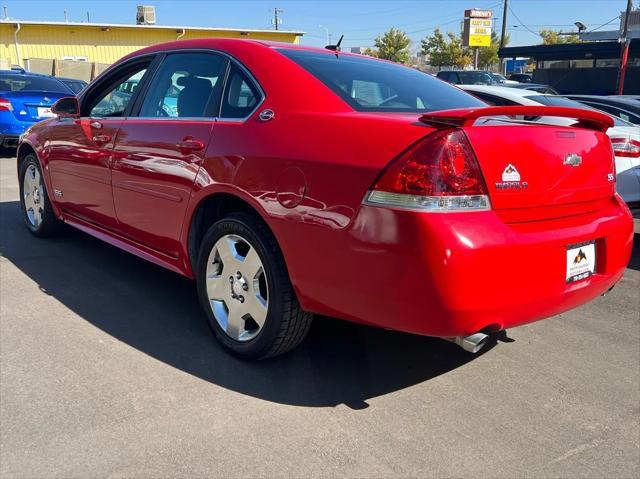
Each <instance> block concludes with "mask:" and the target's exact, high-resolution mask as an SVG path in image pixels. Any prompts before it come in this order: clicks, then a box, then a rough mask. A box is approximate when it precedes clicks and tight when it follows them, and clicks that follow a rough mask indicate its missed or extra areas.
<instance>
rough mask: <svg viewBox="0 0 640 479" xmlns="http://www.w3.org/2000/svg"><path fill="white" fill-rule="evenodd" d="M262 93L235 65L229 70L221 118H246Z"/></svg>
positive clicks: (256, 104)
mask: <svg viewBox="0 0 640 479" xmlns="http://www.w3.org/2000/svg"><path fill="white" fill-rule="evenodd" d="M261 99H262V95H261V94H260V91H259V90H258V88H257V87H256V85H255V83H254V82H253V81H252V80H251V79H250V78H249V77H248V76H247V75H246V74H245V73H244V72H243V71H242V70H241V69H240V68H239V67H238V66H237V65H232V66H231V69H230V70H229V77H228V79H227V87H226V89H225V92H224V97H223V99H222V111H221V114H220V116H221V117H222V118H238V119H240V118H246V117H248V116H249V115H250V114H251V112H253V110H255V108H256V107H257V106H258V103H260V100H261Z"/></svg>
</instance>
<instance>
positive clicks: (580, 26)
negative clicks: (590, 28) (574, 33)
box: [574, 22, 587, 33]
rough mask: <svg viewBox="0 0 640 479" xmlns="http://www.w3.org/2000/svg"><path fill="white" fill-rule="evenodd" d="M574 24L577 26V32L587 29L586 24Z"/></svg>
mask: <svg viewBox="0 0 640 479" xmlns="http://www.w3.org/2000/svg"><path fill="white" fill-rule="evenodd" d="M574 25H575V26H576V27H578V33H582V32H584V31H585V30H586V29H587V26H586V25H585V24H584V23H582V22H575V23H574Z"/></svg>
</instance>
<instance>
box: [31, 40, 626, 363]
mask: <svg viewBox="0 0 640 479" xmlns="http://www.w3.org/2000/svg"><path fill="white" fill-rule="evenodd" d="M54 112H55V113H56V117H54V118H51V119H48V120H46V121H43V122H41V123H38V124H36V125H35V126H33V127H32V128H30V129H29V130H28V131H27V132H26V133H25V134H24V136H23V139H22V142H21V144H20V147H19V150H18V171H19V181H20V191H21V204H22V210H23V212H24V220H25V223H26V226H27V228H28V229H29V230H30V231H31V232H32V233H33V234H34V235H36V236H47V235H49V234H51V233H54V232H55V231H56V230H57V229H59V227H60V225H61V224H62V223H66V224H68V225H71V226H73V227H76V228H78V229H80V230H82V231H85V232H86V233H89V234H91V235H93V236H96V237H98V238H100V239H102V240H104V241H107V242H109V243H111V244H113V245H116V246H118V247H120V248H122V249H124V250H126V251H129V252H131V253H133V254H135V255H138V256H140V257H142V258H145V259H147V260H149V261H152V262H154V263H156V264H158V265H161V266H164V267H165V268H169V269H170V270H173V271H175V272H177V273H180V274H183V275H185V276H188V277H190V278H193V279H195V280H196V283H197V288H198V294H199V298H200V301H201V303H202V307H203V309H204V311H205V313H206V315H207V317H208V320H209V323H210V325H211V327H212V329H213V332H214V333H215V336H216V337H217V338H218V340H219V341H220V343H221V344H222V345H224V346H225V347H226V348H227V349H229V350H230V351H232V352H233V353H235V354H237V355H239V356H241V357H246V358H266V357H269V356H274V355H277V354H281V353H283V352H285V351H287V350H290V349H291V348H293V347H295V346H296V345H297V344H299V343H300V342H301V341H302V340H303V338H304V337H305V335H306V333H307V331H308V330H309V326H310V323H311V319H312V316H313V314H314V313H316V314H320V315H329V316H334V317H338V318H343V319H346V320H351V321H357V322H361V323H366V324H370V325H375V326H380V327H385V328H390V329H395V330H400V331H406V332H411V333H416V334H422V335H428V336H437V337H443V338H447V339H450V340H453V341H455V342H457V343H458V344H460V345H461V346H463V347H464V348H465V349H467V350H469V351H476V350H478V349H479V348H480V347H482V345H483V343H484V341H485V339H486V335H487V334H490V333H493V332H497V331H500V330H503V329H505V328H510V327H513V326H518V325H520V324H524V323H527V322H531V321H535V320H539V319H542V318H546V317H549V316H552V315H555V314H558V313H561V312H563V311H566V310H568V309H571V308H575V307H576V306H578V305H581V304H583V303H585V302H586V301H589V300H591V299H593V298H594V297H596V296H598V295H601V294H603V293H605V292H606V291H608V290H609V289H610V288H611V287H613V285H614V284H615V283H616V282H617V281H618V280H620V278H621V277H622V274H623V270H624V268H625V265H626V264H627V262H628V260H629V257H630V253H631V245H632V236H633V227H632V219H631V216H630V213H629V211H628V209H627V208H626V206H625V205H624V203H623V202H622V201H621V200H620V198H619V197H618V196H617V195H616V194H615V192H614V187H615V184H614V182H615V171H614V162H613V155H612V150H611V144H610V143H609V140H608V138H607V136H606V135H605V131H606V130H607V128H609V127H610V126H611V124H612V123H611V119H610V118H609V117H608V116H605V115H602V114H600V113H597V112H595V111H589V110H574V109H569V108H551V107H492V108H488V107H487V106H486V105H485V104H484V103H482V102H480V101H479V100H477V99H475V98H474V97H472V96H470V95H469V94H467V93H465V92H463V91H461V90H459V89H457V88H456V87H453V86H451V85H449V84H447V83H444V82H442V81H440V80H438V79H436V78H433V77H432V76H430V75H426V74H423V73H421V72H419V71H416V70H413V69H411V68H407V67H403V66H400V65H397V64H393V63H390V62H386V61H381V60H376V59H373V58H368V57H363V56H359V55H351V54H347V53H341V52H339V51H331V50H323V49H313V48H303V47H299V46H293V45H283V44H276V43H268V42H261V41H251V40H227V39H206V40H192V41H180V42H174V43H168V44H164V45H156V46H153V47H150V48H146V49H143V50H140V51H138V52H136V53H133V54H131V55H128V56H127V57H125V58H123V59H122V60H120V61H119V62H118V63H117V64H115V65H113V66H112V67H111V68H110V69H109V70H107V71H106V72H105V73H103V74H102V75H101V76H100V77H99V78H97V79H96V80H95V81H94V82H93V83H91V84H90V85H89V86H88V87H87V88H85V89H84V90H83V92H82V93H81V95H80V96H79V97H78V98H77V99H76V98H65V99H62V100H59V101H58V103H57V104H56V105H55V107H54ZM529 116H559V117H569V118H572V119H575V123H574V124H573V125H572V126H554V125H542V124H531V123H530V122H526V121H523V120H520V119H521V118H525V117H529ZM489 117H491V118H489Z"/></svg>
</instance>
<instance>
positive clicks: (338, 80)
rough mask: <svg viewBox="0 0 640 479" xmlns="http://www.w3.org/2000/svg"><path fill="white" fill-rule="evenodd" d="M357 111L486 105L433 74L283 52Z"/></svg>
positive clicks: (303, 52) (349, 57)
mask: <svg viewBox="0 0 640 479" xmlns="http://www.w3.org/2000/svg"><path fill="white" fill-rule="evenodd" d="M279 51H280V53H282V54H283V55H285V56H286V57H288V58H290V59H291V60H293V61H294V62H296V63H297V64H299V65H300V66H301V67H303V68H304V69H305V70H307V71H309V72H310V73H311V74H312V75H314V76H315V77H316V78H318V79H319V80H320V81H322V82H323V83H324V84H325V85H326V86H328V87H329V88H330V89H331V90H332V91H333V92H335V93H336V94H337V95H338V96H340V98H342V99H343V100H344V101H345V102H347V103H348V104H349V105H351V106H352V107H353V108H354V109H355V110H357V111H375V112H415V113H422V112H427V111H437V110H445V109H450V108H471V107H478V106H485V103H483V102H481V101H480V100H478V99H476V98H475V97H473V96H471V95H469V94H468V93H465V92H463V91H462V90H459V89H457V88H455V87H453V86H451V85H448V84H447V83H445V82H442V81H440V80H438V79H436V78H434V77H433V76H431V75H428V74H426V73H423V72H421V71H418V70H414V69H413V68H409V67H405V66H401V65H398V64H396V63H391V62H385V61H380V60H375V59H372V58H367V57H361V56H352V55H340V54H333V53H331V54H330V53H321V52H313V51H307V50H294V49H281V50H279Z"/></svg>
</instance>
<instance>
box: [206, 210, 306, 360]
mask: <svg viewBox="0 0 640 479" xmlns="http://www.w3.org/2000/svg"><path fill="white" fill-rule="evenodd" d="M197 271H198V273H197V282H198V296H199V299H200V303H201V305H202V308H203V309H204V311H205V313H206V315H207V318H208V320H209V325H210V326H211V328H212V330H213V332H214V334H215V336H216V338H217V339H218V341H219V342H220V343H221V344H222V345H223V346H224V347H225V348H226V349H227V350H229V351H230V352H231V353H233V354H235V355H236V356H239V357H242V358H246V359H265V358H269V357H273V356H277V355H280V354H283V353H285V352H287V351H289V350H291V349H293V348H295V347H296V346H297V345H298V344H300V343H301V342H302V340H303V339H304V338H305V336H306V335H307V333H308V331H309V327H310V326H311V320H312V317H313V315H312V314H311V313H307V312H305V311H303V310H302V309H301V308H300V304H299V303H298V299H297V297H296V295H295V292H294V291H293V287H292V285H291V282H290V280H289V275H288V273H287V269H286V265H285V262H284V258H283V256H282V253H281V251H280V249H279V247H278V245H277V243H276V241H275V238H274V237H273V234H272V233H271V232H270V231H269V229H268V228H267V227H266V225H265V224H264V223H262V222H261V221H260V220H259V219H257V218H256V217H255V216H253V215H250V214H247V213H234V214H232V215H229V216H228V217H226V218H223V219H221V220H219V221H218V222H216V223H214V224H213V225H212V226H211V227H210V228H209V230H208V231H207V233H206V234H205V236H204V239H203V241H202V244H201V247H200V254H199V259H198V268H197Z"/></svg>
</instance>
